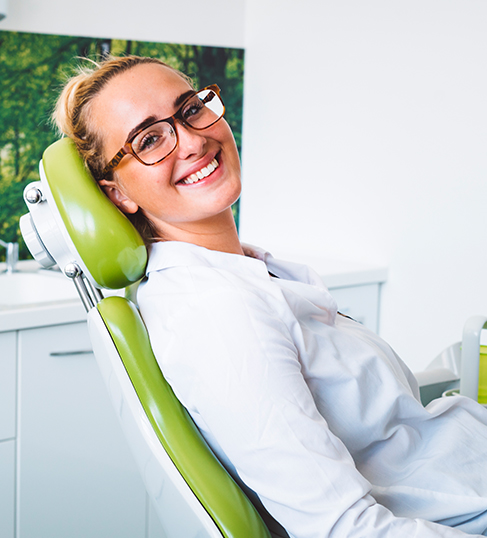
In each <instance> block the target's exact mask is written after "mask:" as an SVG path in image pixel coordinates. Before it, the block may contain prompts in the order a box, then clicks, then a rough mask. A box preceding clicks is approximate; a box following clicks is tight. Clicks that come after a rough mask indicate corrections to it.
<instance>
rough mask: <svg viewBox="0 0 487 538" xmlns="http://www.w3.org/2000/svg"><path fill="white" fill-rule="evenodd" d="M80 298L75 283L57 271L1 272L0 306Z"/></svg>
mask: <svg viewBox="0 0 487 538" xmlns="http://www.w3.org/2000/svg"><path fill="white" fill-rule="evenodd" d="M75 299H79V296H78V292H77V291H76V287H75V285H74V283H73V282H72V281H71V280H70V279H68V278H67V277H66V276H64V275H63V274H61V273H60V272H56V271H44V270H40V271H36V272H25V271H19V272H16V273H12V274H7V273H1V274H0V308H2V309H4V308H5V307H13V308H18V307H22V306H27V305H37V304H42V303H52V302H58V301H66V300H75Z"/></svg>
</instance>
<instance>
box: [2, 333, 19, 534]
mask: <svg viewBox="0 0 487 538" xmlns="http://www.w3.org/2000/svg"><path fill="white" fill-rule="evenodd" d="M16 334H17V333H15V332H13V331H12V332H6V333H0V441H1V440H5V439H12V438H14V437H15V384H16V381H15V376H16V372H15V362H16V350H15V339H16ZM0 536H1V534H0Z"/></svg>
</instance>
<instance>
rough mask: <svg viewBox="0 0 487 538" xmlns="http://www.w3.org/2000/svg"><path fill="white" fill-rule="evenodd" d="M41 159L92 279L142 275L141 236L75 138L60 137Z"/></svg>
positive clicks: (113, 285) (123, 280)
mask: <svg viewBox="0 0 487 538" xmlns="http://www.w3.org/2000/svg"><path fill="white" fill-rule="evenodd" d="M42 162H43V167H44V172H45V175H46V178H47V181H48V183H49V187H50V189H51V192H52V196H53V198H54V201H55V202H56V205H57V208H58V211H59V213H60V216H61V219H62V220H63V222H64V225H65V227H66V230H67V232H68V234H69V236H70V238H71V241H72V242H73V244H74V246H75V247H76V249H77V251H78V254H79V256H80V257H81V260H82V261H83V263H84V265H85V266H86V268H87V269H88V271H89V273H90V274H91V276H92V277H93V279H94V280H95V281H96V283H97V284H98V285H99V286H100V287H102V288H107V289H120V288H125V287H126V286H128V285H130V284H132V283H134V282H136V281H137V280H140V278H142V277H143V275H144V271H145V266H146V264H147V249H146V247H145V245H144V242H143V240H142V238H141V237H140V235H139V233H138V232H137V230H136V229H135V228H134V226H133V225H132V223H131V222H130V221H129V220H128V219H127V217H126V216H125V215H124V214H123V213H121V212H120V211H119V210H118V208H116V207H115V206H114V205H113V204H112V202H110V200H109V199H108V198H107V197H106V196H105V195H104V193H103V191H102V190H101V189H100V187H99V185H98V184H97V183H96V181H95V180H94V179H93V177H92V176H91V174H90V173H89V171H88V170H87V168H86V167H85V165H84V163H83V161H82V159H81V157H80V156H79V154H78V151H77V150H76V147H75V145H74V143H73V141H72V140H70V139H69V138H62V139H61V140H58V141H57V142H55V143H54V144H52V145H51V146H49V147H48V148H47V149H46V151H45V152H44V155H43V159H42Z"/></svg>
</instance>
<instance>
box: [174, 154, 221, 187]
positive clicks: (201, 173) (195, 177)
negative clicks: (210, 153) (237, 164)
mask: <svg viewBox="0 0 487 538" xmlns="http://www.w3.org/2000/svg"><path fill="white" fill-rule="evenodd" d="M218 166H219V164H218V161H217V160H216V158H215V159H213V160H212V161H211V163H210V164H209V165H207V166H205V167H204V168H202V169H201V170H198V171H197V172H195V173H194V174H191V175H190V176H189V177H187V178H186V179H184V180H183V181H181V183H182V184H183V185H190V184H191V183H196V182H197V181H199V180H200V179H203V178H205V177H208V176H209V175H210V174H211V173H212V172H214V171H215V170H216V169H217V168H218Z"/></svg>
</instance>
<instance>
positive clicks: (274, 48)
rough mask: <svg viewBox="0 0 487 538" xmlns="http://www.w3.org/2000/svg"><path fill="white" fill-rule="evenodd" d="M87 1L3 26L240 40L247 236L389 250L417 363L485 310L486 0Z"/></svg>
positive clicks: (398, 341)
mask: <svg viewBox="0 0 487 538" xmlns="http://www.w3.org/2000/svg"><path fill="white" fill-rule="evenodd" d="M79 6H80V3H79V2H77V1H76V2H75V1H74V0H42V1H41V0H10V6H9V15H8V18H7V19H5V20H4V21H2V22H0V29H4V30H22V31H29V32H43V33H59V34H73V35H91V36H110V37H118V38H131V39H143V40H147V41H151V40H158V41H163V42H164V41H165V42H186V43H198V44H207V45H225V46H243V45H244V44H245V46H246V49H247V52H246V55H247V61H246V87H245V123H244V130H245V132H244V155H243V167H244V195H243V197H242V206H241V209H242V215H241V231H242V238H243V239H244V240H247V241H251V242H254V243H258V244H261V245H262V246H266V247H268V248H270V249H271V250H276V251H278V252H279V251H306V252H309V253H313V254H314V255H321V256H324V257H327V256H328V257H335V258H339V259H351V260H357V261H364V262H369V263H372V264H381V265H382V264H386V265H388V266H389V270H390V276H389V281H388V284H387V285H386V287H385V289H384V294H383V310H382V327H381V333H382V335H383V336H384V337H385V338H386V339H387V340H389V341H390V342H391V344H392V345H393V346H394V347H395V348H396V349H397V351H398V352H399V353H400V354H401V356H403V357H404V359H405V360H406V361H407V362H408V363H409V365H410V366H411V367H412V368H413V369H421V368H422V366H424V365H425V364H426V363H427V362H428V361H429V360H430V359H431V358H432V357H433V356H434V355H435V354H436V353H437V352H439V351H440V350H441V349H442V348H443V347H446V346H447V345H449V344H450V343H451V342H453V341H454V340H457V339H460V335H461V328H462V325H463V323H464V321H465V319H466V318H467V317H468V316H470V315H471V314H475V313H487V279H486V278H485V277H484V275H485V273H486V267H487V256H486V253H485V250H486V241H485V238H484V233H483V232H484V230H485V229H487V226H486V224H487V181H486V175H487V162H486V149H487V143H486V142H487V91H486V90H487V70H486V68H485V58H486V56H487V55H486V53H487V32H485V27H486V19H487V3H486V2H485V1H484V0H395V1H394V2H391V1H389V0H339V1H338V0H335V1H332V0H301V1H299V2H296V1H295V0H232V2H228V1H226V0H208V1H207V2H205V4H204V6H205V9H204V10H202V9H201V3H200V2H198V3H197V2H195V1H194V0H180V1H179V2H161V0H146V1H145V2H143V3H141V4H140V5H139V4H134V3H133V2H129V1H127V0H119V1H117V2H115V1H114V0H105V2H99V1H95V0H85V2H83V8H82V9H80V7H79ZM215 13H216V14H217V15H216V16H215ZM300 96H301V97H300Z"/></svg>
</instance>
